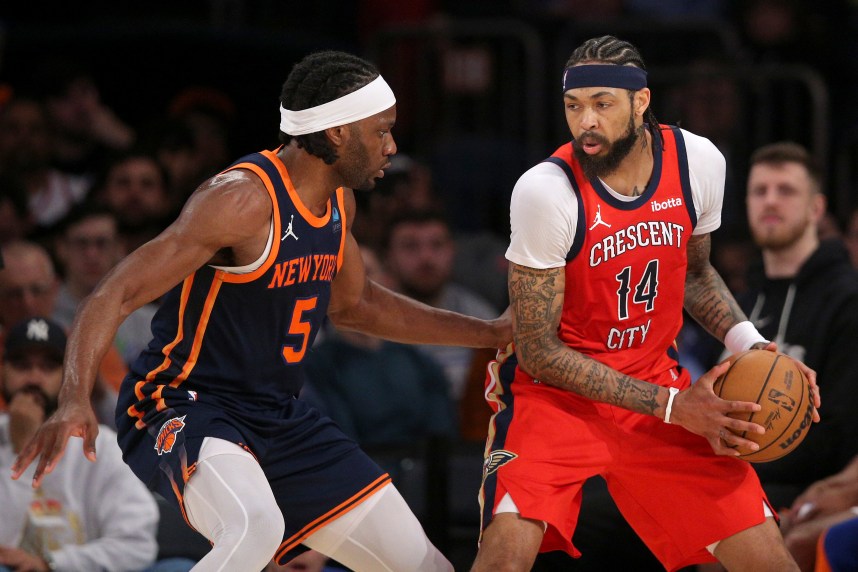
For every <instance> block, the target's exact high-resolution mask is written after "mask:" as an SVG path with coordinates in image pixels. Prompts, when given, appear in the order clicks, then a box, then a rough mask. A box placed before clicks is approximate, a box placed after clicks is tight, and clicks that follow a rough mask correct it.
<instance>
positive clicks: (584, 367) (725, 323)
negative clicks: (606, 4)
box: [473, 36, 819, 572]
mask: <svg viewBox="0 0 858 572" xmlns="http://www.w3.org/2000/svg"><path fill="white" fill-rule="evenodd" d="M646 85H647V76H646V72H645V71H644V65H643V61H642V58H641V57H640V54H639V53H638V51H637V49H636V48H635V47H634V46H632V45H631V44H629V43H628V42H624V41H621V40H618V39H617V38H614V37H612V36H604V37H601V38H594V39H591V40H588V41H587V42H585V43H584V44H583V45H581V46H580V47H579V48H577V49H576V50H575V51H574V52H573V54H572V57H571V58H570V60H569V62H568V63H567V66H566V70H565V73H564V76H563V102H564V107H565V113H566V120H567V123H568V125H569V129H570V131H571V133H572V138H573V141H572V142H571V143H568V144H566V145H564V146H562V147H560V148H559V149H558V150H557V151H555V153H554V154H553V155H552V156H551V157H550V158H549V159H547V160H546V161H545V162H542V163H540V164H538V165H536V166H535V167H533V168H531V169H530V170H529V171H527V172H526V173H525V174H524V175H522V176H521V178H520V179H519V181H518V182H517V183H516V186H515V189H514V190H513V195H512V199H511V205H510V213H511V214H510V219H511V227H512V235H511V243H510V246H509V249H508V250H507V258H509V260H510V272H509V290H510V299H511V306H512V311H513V332H514V338H515V354H514V355H510V354H509V353H507V355H506V356H500V359H499V361H498V363H495V364H492V366H491V367H490V376H489V387H488V388H487V394H486V395H487V398H488V400H489V402H490V404H491V405H492V406H493V408H494V409H495V411H496V413H495V415H494V417H493V419H492V424H491V427H490V434H489V447H488V455H487V459H486V464H485V468H484V480H483V488H482V491H481V499H482V501H483V507H484V511H483V524H484V532H483V535H482V539H481V546H480V549H479V553H478V555H477V558H476V562H475V564H474V568H473V569H474V570H475V571H480V572H483V571H493V572H494V571H496V570H529V569H530V567H531V566H532V564H533V562H534V560H535V558H536V555H537V553H538V552H539V551H553V550H563V551H566V552H568V553H569V554H570V555H572V556H578V555H579V553H578V551H577V549H576V548H575V547H574V546H573V544H572V535H573V532H574V530H575V526H576V523H577V518H578V512H579V509H580V506H581V498H582V497H581V490H582V485H583V484H584V482H585V481H586V480H587V479H589V478H591V477H594V476H596V475H601V476H603V477H604V478H605V480H606V481H607V486H608V490H609V491H610V493H611V496H612V497H613V498H614V500H615V501H616V504H617V506H618V507H619V509H620V510H621V512H622V513H623V515H624V516H625V517H626V519H627V520H628V521H629V523H630V524H631V525H632V528H634V530H635V532H637V534H638V535H639V536H640V537H641V538H642V539H643V540H644V542H645V543H646V544H647V546H648V547H649V548H650V550H651V551H652V552H653V553H654V554H655V556H656V557H657V558H658V559H659V560H660V562H661V564H662V565H663V566H664V567H665V568H666V569H668V570H676V569H679V568H682V567H685V566H690V565H693V564H696V563H699V562H707V561H714V560H715V559H717V560H720V561H721V562H722V563H723V564H725V566H726V567H727V568H728V569H729V570H754V571H769V572H775V571H778V572H782V571H785V570H797V569H798V568H797V566H796V565H795V562H794V561H793V560H792V558H791V557H790V555H789V553H788V552H787V550H786V547H785V545H784V542H783V539H782V538H781V536H780V533H779V531H778V528H777V525H776V524H775V522H774V519H773V518H772V517H773V512H772V511H771V509H770V507H768V506H767V502H766V498H765V494H764V493H763V490H762V488H761V487H760V483H759V480H758V479H757V478H756V475H755V473H754V471H753V470H752V469H751V467H750V465H749V464H748V463H746V462H744V461H741V460H738V459H736V458H734V457H735V456H736V455H738V453H737V451H736V450H735V449H734V447H735V446H737V445H742V446H745V447H748V446H750V447H751V448H752V449H754V447H755V444H754V443H752V442H751V441H749V440H747V439H744V438H743V437H741V436H739V435H737V434H735V433H734V431H735V432H736V433H742V432H746V431H749V432H762V431H763V427H761V426H760V425H757V424H755V423H749V422H745V421H741V420H739V419H734V418H732V417H728V416H727V414H728V413H731V412H748V411H756V410H758V409H759V405H757V404H755V403H746V402H729V401H725V400H721V399H719V398H718V397H716V396H715V394H714V392H713V391H712V385H713V382H714V381H715V379H716V377H717V376H718V375H720V374H721V373H723V372H724V371H726V367H727V363H726V362H725V363H723V364H720V365H718V366H716V367H715V368H713V369H712V370H711V371H709V372H707V373H706V374H704V375H703V376H702V377H701V378H700V379H698V380H697V381H696V383H695V384H694V385H691V379H690V376H689V374H688V372H687V371H685V370H683V369H682V368H681V367H679V365H678V364H677V361H676V358H677V354H676V348H675V347H674V340H675V339H676V336H677V334H678V333H679V329H680V326H681V324H682V310H683V306H684V308H685V309H686V310H687V311H688V312H689V313H690V314H691V315H692V316H693V317H694V318H695V319H697V320H698V321H699V322H700V323H701V324H702V325H703V326H705V327H706V329H707V330H708V331H709V332H711V333H712V334H713V335H714V336H716V337H717V338H718V339H719V340H721V341H724V342H725V343H726V345H727V348H728V349H729V350H730V351H731V352H732V353H735V352H738V351H743V350H747V349H749V348H751V347H752V346H753V347H764V348H767V349H770V350H774V349H776V348H775V345H774V344H771V343H769V342H767V341H766V340H765V339H764V338H763V337H762V336H761V335H760V334H759V333H758V332H757V331H756V329H755V328H754V326H753V325H752V324H751V323H750V322H748V321H747V318H746V317H745V316H744V315H743V314H742V312H741V310H740V309H739V307H738V305H737V304H736V302H735V300H734V299H733V297H732V295H731V294H730V292H729V291H728V290H727V288H726V287H725V286H724V283H723V281H722V280H721V278H720V277H719V276H718V274H717V273H716V272H715V270H714V269H713V268H712V266H711V265H710V264H709V245H710V239H709V232H711V231H713V230H715V229H716V228H717V227H718V226H719V224H720V210H721V199H722V196H723V192H724V173H725V162H724V157H723V155H721V153H720V152H719V151H718V150H717V149H716V148H715V146H714V145H713V144H712V143H711V142H709V141H708V140H706V139H704V138H702V137H699V136H696V135H693V134H691V133H688V132H687V131H683V130H680V129H678V128H674V127H670V126H664V125H659V124H658V122H657V121H656V120H655V118H654V117H653V115H652V112H651V111H650V110H649V103H650V90H649V89H648V88H647V86H646ZM504 357H506V361H504V360H503V358H504ZM802 367H803V370H804V371H805V372H806V373H807V375H808V377H809V378H810V379H811V380H812V382H813V383H815V374H814V373H813V372H812V371H811V370H810V369H809V368H807V367H806V366H802ZM814 393H815V396H816V398H815V405H816V406H817V407H818V406H819V400H818V395H817V394H816V388H815V385H814ZM814 416H815V417H816V419H817V420H818V415H817V414H816V413H815V412H814ZM617 549H618V550H622V547H617ZM597 564H598V563H597Z"/></svg>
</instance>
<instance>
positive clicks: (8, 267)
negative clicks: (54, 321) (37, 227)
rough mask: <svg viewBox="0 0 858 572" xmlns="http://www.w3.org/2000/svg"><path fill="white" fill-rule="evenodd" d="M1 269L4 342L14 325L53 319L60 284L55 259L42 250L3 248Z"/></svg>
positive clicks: (25, 245)
mask: <svg viewBox="0 0 858 572" xmlns="http://www.w3.org/2000/svg"><path fill="white" fill-rule="evenodd" d="M3 262H4V264H5V267H4V268H2V269H0V341H2V337H3V334H5V332H6V330H8V329H9V328H10V327H11V326H13V325H14V324H17V323H18V322H20V321H22V320H24V319H25V318H29V317H31V316H50V315H51V313H52V312H53V309H54V305H55V304H56V298H57V292H58V290H59V282H58V281H57V276H56V273H55V272H54V264H53V262H52V261H51V257H50V255H49V254H48V252H47V250H45V249H44V248H43V247H42V246H40V245H38V244H36V243H34V242H28V241H14V242H11V243H9V244H6V245H4V246H3Z"/></svg>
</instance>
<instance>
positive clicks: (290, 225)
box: [280, 215, 298, 242]
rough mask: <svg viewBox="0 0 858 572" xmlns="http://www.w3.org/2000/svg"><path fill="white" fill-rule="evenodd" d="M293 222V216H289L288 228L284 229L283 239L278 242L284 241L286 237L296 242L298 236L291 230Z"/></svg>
mask: <svg viewBox="0 0 858 572" xmlns="http://www.w3.org/2000/svg"><path fill="white" fill-rule="evenodd" d="M294 221H295V215H291V218H290V219H289V226H287V227H286V232H285V233H284V234H283V238H281V239H280V242H283V241H284V240H286V237H287V236H291V237H292V238H294V239H295V240H298V236H297V235H296V234H295V231H294V230H292V223H293V222H294Z"/></svg>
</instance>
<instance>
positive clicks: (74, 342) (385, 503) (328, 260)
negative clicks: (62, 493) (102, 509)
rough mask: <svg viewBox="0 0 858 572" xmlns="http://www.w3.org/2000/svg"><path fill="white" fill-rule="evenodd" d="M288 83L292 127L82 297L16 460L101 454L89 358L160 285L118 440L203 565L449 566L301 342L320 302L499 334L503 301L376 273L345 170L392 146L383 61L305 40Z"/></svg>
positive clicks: (501, 340)
mask: <svg viewBox="0 0 858 572" xmlns="http://www.w3.org/2000/svg"><path fill="white" fill-rule="evenodd" d="M280 101H281V108H280V115H281V121H280V131H281V135H280V140H281V143H282V145H281V146H280V147H279V148H277V149H276V150H274V151H262V152H260V153H253V154H251V155H248V156H246V157H243V158H242V159H239V160H238V161H237V162H236V163H234V164H233V165H232V166H231V167H230V168H229V169H227V170H226V171H224V172H223V173H221V174H219V175H217V176H215V177H213V178H212V179H210V180H208V181H206V182H204V183H203V184H202V185H201V187H200V188H199V189H198V190H197V191H196V192H195V193H194V194H193V196H192V197H191V198H190V199H189V200H188V203H187V204H186V205H185V207H184V209H183V210H182V213H181V214H180V215H179V218H178V219H177V220H176V221H175V222H174V223H173V224H172V225H171V226H170V227H169V228H167V229H166V230H165V231H164V232H163V233H161V234H160V235H159V236H158V237H156V238H155V239H153V240H152V241H151V242H149V243H147V244H145V245H143V246H141V247H140V248H138V249H137V250H136V251H134V252H133V253H131V254H130V255H129V256H128V257H127V258H125V259H124V260H123V261H122V262H121V263H120V264H119V265H118V266H116V267H115V268H114V269H113V270H112V271H111V273H110V274H109V275H108V276H107V277H106V278H105V279H104V280H103V281H102V283H101V284H100V285H99V287H98V288H97V289H96V290H95V291H94V292H93V294H92V295H91V296H90V297H89V298H88V300H87V301H86V302H85V303H84V304H83V307H82V308H81V309H80V310H79V311H78V314H77V316H76V318H75V322H74V324H73V327H72V332H71V335H70V337H69V343H68V351H67V354H66V361H65V368H64V369H65V376H64V380H63V385H62V390H61V393H60V396H59V402H60V405H59V409H58V410H57V412H56V414H55V415H53V416H52V417H51V419H49V420H48V421H47V422H46V423H45V424H44V425H43V426H42V427H41V429H40V430H39V432H38V433H37V434H36V436H35V437H34V438H33V440H32V441H31V442H30V443H29V444H28V445H27V446H26V447H25V448H24V449H23V450H22V452H21V453H20V455H19V458H18V459H17V460H16V463H15V465H14V466H13V477H14V478H18V477H20V476H21V475H22V474H23V473H24V471H25V469H27V467H28V466H29V465H30V464H31V463H32V462H33V461H34V460H35V459H36V458H37V457H38V458H39V461H38V463H37V466H36V469H35V472H34V473H33V474H32V478H33V484H34V486H38V485H39V483H40V482H41V480H42V478H43V477H44V475H45V473H47V472H50V471H51V470H52V469H53V468H54V467H55V466H56V464H57V462H58V460H59V459H60V457H61V456H62V455H63V453H64V449H65V446H66V443H67V440H68V438H69V437H70V436H72V435H75V436H78V437H81V438H82V439H83V449H84V452H85V454H86V455H87V456H88V457H90V458H91V459H94V457H95V436H96V432H97V428H96V427H97V426H96V420H95V416H94V415H93V412H92V408H91V407H90V405H89V393H90V391H91V390H92V385H93V381H94V379H95V375H96V369H97V365H98V363H99V362H100V361H101V357H102V356H103V355H104V353H105V351H106V349H107V348H108V346H109V344H110V343H111V342H112V340H113V338H114V333H115V332H116V330H117V328H118V326H119V324H120V323H121V322H122V320H123V318H124V317H125V316H127V315H128V314H129V313H130V312H131V311H133V310H134V309H135V308H139V307H140V306H142V305H143V304H145V303H147V302H149V301H151V300H154V299H157V298H159V297H161V296H163V302H162V305H161V308H160V309H159V311H158V313H157V314H156V316H155V317H154V318H153V321H152V333H153V336H154V339H153V341H152V342H150V344H149V348H148V349H147V350H145V351H144V352H142V353H141V355H140V357H139V358H138V359H137V361H136V362H135V363H134V365H133V367H132V368H131V369H132V371H131V373H130V374H129V376H128V377H127V378H126V379H125V380H124V381H123V384H122V388H121V390H120V396H119V405H118V407H117V412H116V414H117V425H118V434H119V444H120V446H121V447H122V450H123V458H124V459H125V461H126V463H128V464H129V465H130V466H131V468H132V469H133V470H134V472H135V473H136V474H137V476H138V477H139V478H140V479H141V480H143V481H144V482H145V483H147V485H149V487H150V488H152V489H154V490H157V491H158V492H160V493H161V494H162V495H163V496H164V497H165V498H167V499H168V500H171V501H172V502H173V503H175V505H176V506H177V508H178V509H179V510H181V512H182V515H183V516H184V517H185V519H186V520H187V522H188V523H189V524H190V525H191V526H193V527H194V528H195V529H196V530H198V531H199V532H200V533H202V534H203V535H204V536H206V537H207V538H208V539H209V540H210V541H211V542H212V545H213V548H212V551H211V552H209V553H208V554H207V555H206V556H205V557H204V558H203V559H202V560H201V561H200V562H199V563H198V564H197V565H196V566H195V567H194V570H195V571H198V572H200V571H209V570H219V571H226V570H234V571H246V570H261V569H262V568H264V567H265V566H266V564H267V563H268V562H269V561H270V560H271V559H272V557H273V558H274V559H275V560H276V561H277V562H278V563H280V564H283V563H285V562H287V561H288V560H290V559H291V558H292V557H293V556H295V555H296V554H297V553H299V552H300V551H302V550H306V549H307V548H313V549H315V550H317V551H319V552H321V553H323V554H326V555H328V556H330V557H331V558H334V559H335V560H337V561H338V562H340V563H342V564H344V565H346V566H348V567H349V568H351V569H353V570H357V571H362V570H363V571H376V570H415V571H431V572H435V571H449V570H452V567H451V565H450V563H449V562H448V561H447V559H446V558H444V557H443V556H442V555H441V554H440V552H439V551H438V550H437V549H436V548H435V547H434V546H433V545H432V543H431V542H430V541H429V540H428V538H427V537H426V535H425V533H424V532H423V529H422V528H421V526H420V523H419V522H418V521H417V519H416V517H415V516H414V515H413V514H412V513H411V511H410V510H409V508H408V505H407V504H406V503H405V501H404V500H403V498H402V497H401V496H400V495H399V493H398V492H397V491H396V489H395V487H393V485H392V484H391V483H390V477H389V476H388V475H387V474H385V473H384V472H383V471H382V470H381V469H380V468H379V467H378V466H377V465H376V464H375V463H374V462H372V460H371V459H369V457H368V456H366V454H365V453H363V452H362V451H361V450H360V449H359V448H358V447H357V445H356V444H355V443H354V441H352V440H351V439H349V438H347V437H346V436H345V435H344V434H343V433H342V432H341V431H340V429H339V428H338V427H337V426H336V425H335V424H334V423H333V422H332V421H331V420H330V419H328V418H327V417H324V416H321V415H320V414H319V413H318V412H317V411H316V410H315V409H313V408H312V407H311V406H310V405H308V404H307V403H306V402H304V401H303V400H301V399H299V398H298V392H299V391H300V388H301V385H302V382H303V375H304V374H303V368H302V367H301V361H302V359H303V357H304V355H305V354H306V352H307V351H309V349H310V348H311V347H312V344H313V340H314V338H315V336H316V333H317V332H318V331H319V328H320V327H321V325H322V322H323V320H324V319H325V317H326V316H327V317H329V318H330V319H331V320H332V321H333V322H334V324H336V326H337V327H340V328H345V329H353V330H357V331H361V332H364V333H367V334H372V335H375V336H378V337H382V338H386V339H391V340H397V341H400V342H406V343H409V342H413V343H428V344H461V345H463V346H470V347H497V348H500V347H504V346H505V345H507V344H508V343H509V342H510V341H511V339H512V331H511V323H510V320H509V319H508V317H506V316H503V317H501V318H498V319H496V320H488V321H486V320H478V319H476V318H471V317H469V316H464V315H461V314H456V313H453V312H448V311H445V310H439V309H435V308H432V307H430V306H426V305H424V304H420V303H417V302H415V301H413V300H411V299H408V298H405V297H403V296H400V295H397V294H395V293H393V292H391V291H390V290H387V289H385V288H383V287H382V286H380V285H378V284H376V283H374V282H372V281H371V280H368V279H367V277H366V275H365V272H364V268H363V264H362V262H361V256H360V253H359V249H358V245H357V243H356V242H355V239H354V237H353V236H352V234H351V226H350V225H351V221H352V220H353V217H354V211H355V198H354V194H353V191H352V189H353V188H359V189H371V188H373V186H374V185H375V180H376V179H377V178H380V177H383V176H384V173H383V170H384V169H385V168H387V167H388V166H389V165H390V157H391V156H392V155H393V154H395V153H396V143H395V142H394V139H393V135H392V134H391V129H392V128H393V125H394V123H395V121H396V105H395V103H396V100H395V98H394V95H393V92H392V91H391V90H390V88H389V87H388V85H387V83H385V81H384V80H383V78H382V77H381V76H380V75H379V73H378V71H377V70H376V69H375V67H374V66H372V65H371V64H369V63H368V62H366V61H364V60H362V59H360V58H357V57H355V56H351V55H349V54H344V53H341V52H320V53H317V54H312V55H310V56H308V57H307V58H305V59H304V60H302V61H301V62H299V63H298V64H296V66H295V67H294V68H293V69H292V71H291V72H290V74H289V77H288V78H287V80H286V83H285V84H284V86H283V92H282V94H281V99H280ZM77 453H78V451H74V452H73V453H70V454H77ZM28 476H29V473H28Z"/></svg>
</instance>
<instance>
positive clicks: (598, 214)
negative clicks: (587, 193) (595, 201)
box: [590, 205, 611, 230]
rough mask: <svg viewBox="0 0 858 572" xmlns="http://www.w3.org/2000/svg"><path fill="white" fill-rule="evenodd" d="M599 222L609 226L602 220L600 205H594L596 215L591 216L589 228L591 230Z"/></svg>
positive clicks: (609, 226)
mask: <svg viewBox="0 0 858 572" xmlns="http://www.w3.org/2000/svg"><path fill="white" fill-rule="evenodd" d="M600 224H601V225H604V226H606V227H608V228H611V225H609V224H608V223H606V222H605V221H603V220H602V205H596V216H595V217H593V224H592V225H591V226H590V230H593V229H594V228H596V227H597V226H599V225H600Z"/></svg>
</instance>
